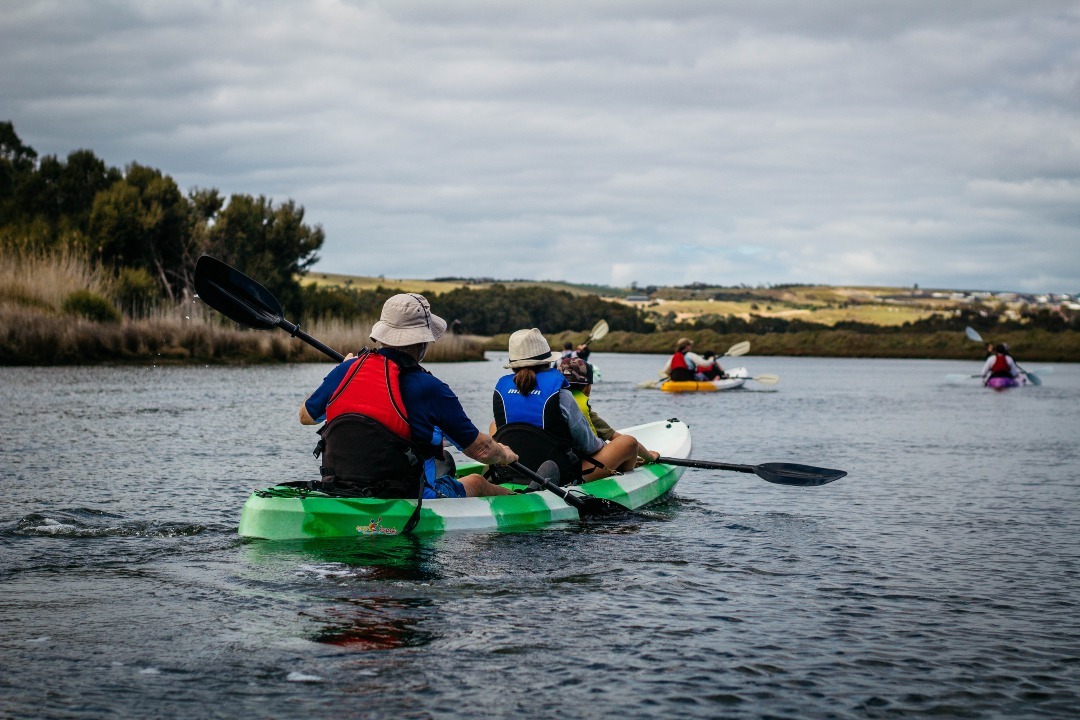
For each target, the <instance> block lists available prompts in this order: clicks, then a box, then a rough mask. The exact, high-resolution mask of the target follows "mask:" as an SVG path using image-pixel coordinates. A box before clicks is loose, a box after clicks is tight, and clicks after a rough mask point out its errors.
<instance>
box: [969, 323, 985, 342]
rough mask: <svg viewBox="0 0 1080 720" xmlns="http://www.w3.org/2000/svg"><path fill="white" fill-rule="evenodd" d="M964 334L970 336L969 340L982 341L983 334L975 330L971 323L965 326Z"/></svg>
mask: <svg viewBox="0 0 1080 720" xmlns="http://www.w3.org/2000/svg"><path fill="white" fill-rule="evenodd" d="M964 334H965V335H967V336H968V340H974V341H975V342H982V341H983V339H982V335H980V334H979V333H978V332H976V331H975V328H973V327H971V326H970V325H969V326H968V327H966V328H964Z"/></svg>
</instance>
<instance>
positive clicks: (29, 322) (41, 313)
mask: <svg viewBox="0 0 1080 720" xmlns="http://www.w3.org/2000/svg"><path fill="white" fill-rule="evenodd" d="M77 290H89V291H91V292H93V293H96V294H98V295H101V296H102V297H110V293H111V291H112V282H111V278H110V276H109V274H108V273H107V272H104V271H102V270H100V269H96V268H94V267H93V266H91V264H90V263H88V262H87V261H86V260H84V259H82V258H80V257H78V256H77V255H74V254H71V253H56V254H53V255H43V254H32V253H20V252H18V251H13V250H10V249H9V250H0V365H82V364H94V363H105V362H117V363H161V362H166V363H183V362H200V363H252V364H254V363H273V362H325V361H326V357H325V356H324V355H323V354H322V353H320V352H319V351H317V350H315V349H314V348H312V347H310V346H308V345H307V344H306V343H303V342H301V341H299V340H297V339H295V338H292V337H289V335H288V334H286V333H284V332H280V331H274V330H246V329H243V328H239V327H237V326H236V324H235V323H233V322H232V321H230V320H227V319H226V318H224V317H222V316H221V315H219V314H218V313H217V312H215V311H214V310H212V309H210V308H209V307H207V306H206V305H205V304H203V303H202V302H201V301H198V300H194V301H188V302H186V303H184V304H181V305H176V306H172V307H166V306H160V307H157V308H155V309H153V310H151V311H150V313H149V314H148V315H147V316H145V317H141V318H136V319H133V318H124V320H123V322H121V323H119V324H112V323H96V322H91V321H89V320H86V319H84V318H80V317H75V316H71V315H65V314H62V313H61V310H60V308H61V305H62V303H63V301H64V298H65V297H67V296H68V295H70V294H71V293H72V292H75V291H77ZM371 325H372V322H371V321H370V320H369V321H364V322H358V323H346V322H342V321H340V320H337V321H326V322H319V323H315V324H313V325H312V326H310V327H305V328H304V329H305V330H306V331H307V332H308V333H309V334H311V335H312V336H313V337H316V338H318V339H319V340H321V341H322V342H324V343H325V344H327V345H329V346H330V347H333V348H338V349H339V350H340V351H341V352H343V353H347V352H355V351H356V350H359V349H360V348H361V347H363V345H365V344H368V345H370V344H371V342H370V340H369V339H368V335H369V334H370V332H371ZM483 356H484V349H483V346H482V344H481V342H480V341H479V340H478V339H476V338H470V337H467V336H453V335H447V336H444V337H443V338H442V339H441V340H440V341H439V342H438V343H436V344H435V345H433V346H432V348H431V349H430V351H429V352H428V357H427V358H426V359H425V362H451V361H460V360H482V359H483Z"/></svg>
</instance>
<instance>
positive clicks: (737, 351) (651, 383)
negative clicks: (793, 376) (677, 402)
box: [637, 340, 780, 390]
mask: <svg viewBox="0 0 1080 720" xmlns="http://www.w3.org/2000/svg"><path fill="white" fill-rule="evenodd" d="M748 352H750V341H749V340H743V341H742V342H737V343H735V344H734V345H732V346H731V347H729V348H728V349H727V352H725V353H724V354H723V355H721V356H720V357H739V356H740V355H745V354H746V353H748ZM761 377H764V378H774V377H775V378H776V380H775V381H773V382H769V380H766V381H765V382H764V384H765V385H775V384H776V383H778V382H780V378H779V377H778V376H776V375H762V376H761ZM751 379H756V378H751ZM667 381H668V376H667V373H666V372H662V371H661V373H660V378H659V379H657V380H646V381H645V382H640V383H638V384H637V387H638V388H640V389H642V390H646V389H649V388H658V387H660V385H661V383H665V382H667ZM759 382H760V381H759Z"/></svg>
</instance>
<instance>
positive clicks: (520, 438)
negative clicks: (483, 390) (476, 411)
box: [488, 423, 581, 485]
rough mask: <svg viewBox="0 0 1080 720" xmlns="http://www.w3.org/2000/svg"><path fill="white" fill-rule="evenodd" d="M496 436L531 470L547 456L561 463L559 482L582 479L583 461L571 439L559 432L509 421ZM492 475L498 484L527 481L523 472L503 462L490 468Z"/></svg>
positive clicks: (490, 474)
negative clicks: (570, 442) (573, 447)
mask: <svg viewBox="0 0 1080 720" xmlns="http://www.w3.org/2000/svg"><path fill="white" fill-rule="evenodd" d="M492 437H493V438H494V439H495V440H496V441H498V442H501V443H502V444H503V445H506V446H507V447H508V448H510V449H511V450H513V451H514V452H515V453H517V456H518V461H519V462H520V463H521V464H522V465H524V466H525V467H527V468H529V469H530V470H534V471H535V470H536V469H537V468H539V467H540V466H541V465H542V464H543V463H544V462H545V461H547V460H552V461H554V462H555V464H556V465H558V466H559V485H570V484H575V485H576V484H578V483H580V482H581V461H580V460H579V459H578V457H577V455H575V454H574V451H573V449H572V448H571V447H570V446H569V445H568V444H567V442H566V441H565V440H563V439H562V438H559V437H558V436H556V435H555V434H553V433H550V432H548V431H547V430H544V429H543V428H538V427H536V426H535V425H530V424H528V423H507V424H506V425H503V426H502V427H500V428H499V429H498V430H496V431H495V434H494V435H493V436H492ZM488 479H489V480H490V481H491V482H493V483H496V484H503V483H516V484H523V483H525V482H526V480H525V478H523V477H521V475H518V474H517V473H516V472H514V471H513V470H511V469H510V468H508V467H504V466H501V465H492V466H491V467H490V468H488Z"/></svg>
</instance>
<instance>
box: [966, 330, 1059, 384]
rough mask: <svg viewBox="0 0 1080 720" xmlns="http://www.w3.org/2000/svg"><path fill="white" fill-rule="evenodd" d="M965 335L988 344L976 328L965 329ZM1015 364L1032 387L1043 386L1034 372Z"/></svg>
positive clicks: (969, 338)
mask: <svg viewBox="0 0 1080 720" xmlns="http://www.w3.org/2000/svg"><path fill="white" fill-rule="evenodd" d="M964 334H965V335H967V337H968V340H973V341H975V342H977V343H982V344H983V345H985V344H986V341H985V340H983V338H982V335H980V334H979V333H978V331H977V330H976V329H975V328H973V327H971V326H970V325H968V326H967V327H966V328H964ZM1013 363H1014V364H1015V365H1016V369H1017V370H1019V371H1020V372H1022V373H1024V374H1025V375H1027V379H1028V381H1029V382H1030V383H1031V384H1032V385H1035V386H1036V387H1038V386H1039V385H1042V380H1041V379H1040V378H1039V376H1038V375H1036V374H1035V373H1033V372H1028V371H1027V370H1025V369H1024V368H1022V367H1020V364H1019V363H1017V362H1016V360H1015V359H1013ZM976 377H982V376H981V375H980V376H976Z"/></svg>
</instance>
